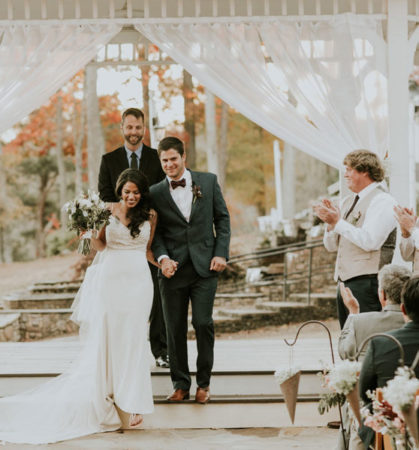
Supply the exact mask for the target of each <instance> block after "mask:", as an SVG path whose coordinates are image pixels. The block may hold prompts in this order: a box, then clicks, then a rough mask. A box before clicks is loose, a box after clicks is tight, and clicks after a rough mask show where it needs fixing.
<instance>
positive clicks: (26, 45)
mask: <svg viewBox="0 0 419 450" xmlns="http://www.w3.org/2000/svg"><path fill="white" fill-rule="evenodd" d="M120 29H121V26H119V25H112V24H111V25H77V24H75V25H73V24H60V25H51V24H48V23H46V24H41V25H10V26H6V27H4V26H3V27H0V104H1V109H0V133H2V132H3V131H5V130H7V129H9V128H10V127H12V126H13V125H14V124H15V123H17V122H18V121H19V120H21V119H23V118H24V117H25V116H27V115H28V114H29V113H30V112H31V111H33V110H34V109H36V108H38V107H40V106H41V105H43V104H44V103H45V102H47V100H48V99H49V97H50V96H51V95H52V94H54V92H56V91H57V90H58V89H59V88H60V87H61V86H62V85H63V84H64V83H66V82H67V81H68V80H69V79H70V78H71V77H72V76H73V75H74V74H76V73H77V72H78V71H79V70H80V69H82V68H83V67H84V66H85V65H86V64H87V63H88V62H89V61H90V60H91V59H92V58H93V57H94V56H95V55H96V53H97V52H98V50H99V47H100V46H101V45H104V44H106V43H107V42H108V41H109V40H110V39H111V38H112V37H113V36H114V35H115V34H117V33H118V32H119V30H120Z"/></svg>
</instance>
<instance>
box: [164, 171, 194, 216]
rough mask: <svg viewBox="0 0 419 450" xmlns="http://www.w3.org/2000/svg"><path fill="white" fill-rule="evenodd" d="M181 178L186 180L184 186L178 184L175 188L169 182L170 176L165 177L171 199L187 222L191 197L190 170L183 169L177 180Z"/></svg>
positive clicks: (190, 207)
mask: <svg viewBox="0 0 419 450" xmlns="http://www.w3.org/2000/svg"><path fill="white" fill-rule="evenodd" d="M182 178H184V179H185V181H186V185H185V187H182V186H178V187H177V188H176V189H173V188H172V185H171V184H170V182H171V181H172V178H170V177H167V179H168V181H169V189H170V195H171V196H172V198H173V201H174V202H175V203H176V206H177V207H178V208H179V210H180V212H181V213H182V214H183V216H184V217H185V219H186V221H187V222H189V217H190V215H191V209H192V197H193V194H192V176H191V172H189V170H186V169H185V170H184V172H183V174H182V176H181V177H180V178H179V180H177V181H180V180H182Z"/></svg>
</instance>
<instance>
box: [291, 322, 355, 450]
mask: <svg viewBox="0 0 419 450" xmlns="http://www.w3.org/2000/svg"><path fill="white" fill-rule="evenodd" d="M312 323H315V324H318V325H321V326H322V327H323V328H324V329H325V330H326V331H327V334H328V335H329V344H330V354H331V356H332V363H333V364H335V356H334V354H333V344H332V335H331V334H330V330H329V328H327V326H326V325H325V324H324V323H323V322H320V321H319V320H309V321H307V322H304V323H303V324H302V325H301V326H300V328H298V330H297V334H296V335H295V339H294V342H292V343H290V342H288V341H287V340H286V339H284V341H285V343H286V344H287V345H288V346H290V347H293V346H294V345H295V344H296V343H297V339H298V335H299V334H300V331H301V329H302V328H304V327H305V326H306V325H310V324H312ZM338 409H339V418H340V423H341V427H340V429H341V431H342V438H343V445H344V446H345V450H348V446H347V444H346V437H345V428H344V426H343V421H342V410H341V407H340V405H338Z"/></svg>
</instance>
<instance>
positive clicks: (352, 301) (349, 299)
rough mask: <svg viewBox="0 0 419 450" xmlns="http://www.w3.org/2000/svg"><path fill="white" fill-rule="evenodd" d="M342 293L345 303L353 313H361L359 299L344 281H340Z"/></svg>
mask: <svg viewBox="0 0 419 450" xmlns="http://www.w3.org/2000/svg"><path fill="white" fill-rule="evenodd" d="M339 290H340V295H341V296H342V300H343V303H344V304H345V306H346V307H347V308H348V311H349V312H350V313H351V314H359V303H358V300H357V299H356V298H355V297H354V294H352V291H351V290H350V289H349V288H348V287H346V286H345V285H344V284H343V283H342V282H340V283H339Z"/></svg>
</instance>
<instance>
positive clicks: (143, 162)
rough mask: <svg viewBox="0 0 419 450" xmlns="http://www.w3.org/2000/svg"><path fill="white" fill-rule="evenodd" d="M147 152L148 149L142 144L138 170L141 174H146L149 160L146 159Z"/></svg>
mask: <svg viewBox="0 0 419 450" xmlns="http://www.w3.org/2000/svg"><path fill="white" fill-rule="evenodd" d="M148 150H149V147H147V146H146V145H144V144H143V149H142V151H141V158H140V166H139V169H140V170H141V172H143V173H147V171H148V165H149V158H148Z"/></svg>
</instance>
